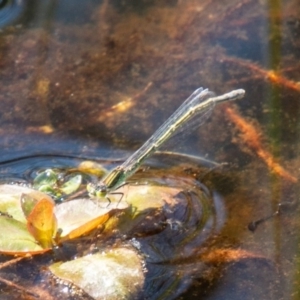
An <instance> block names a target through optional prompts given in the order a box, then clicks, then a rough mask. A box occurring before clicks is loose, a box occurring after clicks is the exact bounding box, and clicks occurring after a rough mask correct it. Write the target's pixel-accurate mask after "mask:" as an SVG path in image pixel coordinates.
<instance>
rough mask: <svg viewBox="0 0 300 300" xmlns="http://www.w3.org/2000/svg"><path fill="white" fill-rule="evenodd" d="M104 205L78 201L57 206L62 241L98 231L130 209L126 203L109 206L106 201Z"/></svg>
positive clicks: (84, 200) (89, 201)
mask: <svg viewBox="0 0 300 300" xmlns="http://www.w3.org/2000/svg"><path fill="white" fill-rule="evenodd" d="M105 201H106V200H105ZM102 205H104V204H103V203H102ZM102 205H101V204H100V203H97V202H94V201H92V200H90V199H76V200H72V201H69V202H64V203H61V204H59V205H57V206H56V207H55V215H56V217H57V222H58V226H59V228H60V229H62V234H61V241H65V240H69V239H74V238H76V237H79V236H81V235H83V234H86V233H88V232H90V231H92V230H93V229H96V228H97V227H99V226H101V225H102V224H104V223H105V222H106V221H107V220H108V219H109V218H110V217H111V216H112V215H113V214H115V213H116V212H118V211H122V210H125V209H126V208H127V207H128V204H127V203H126V202H122V203H117V202H116V203H111V204H109V205H108V203H107V201H106V202H105V206H104V207H103V206H102Z"/></svg>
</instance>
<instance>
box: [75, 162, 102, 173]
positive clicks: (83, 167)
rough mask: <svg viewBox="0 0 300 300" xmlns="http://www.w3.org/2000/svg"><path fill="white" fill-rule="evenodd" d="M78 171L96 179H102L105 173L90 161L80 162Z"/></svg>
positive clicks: (100, 166)
mask: <svg viewBox="0 0 300 300" xmlns="http://www.w3.org/2000/svg"><path fill="white" fill-rule="evenodd" d="M78 170H79V171H81V172H84V173H87V174H91V175H96V176H97V177H102V176H103V175H104V174H106V173H107V170H106V169H105V168H103V166H102V165H100V164H98V163H96V162H94V161H90V160H86V161H83V162H81V163H80V164H79V165H78Z"/></svg>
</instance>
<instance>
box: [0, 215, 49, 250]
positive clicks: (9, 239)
mask: <svg viewBox="0 0 300 300" xmlns="http://www.w3.org/2000/svg"><path fill="white" fill-rule="evenodd" d="M0 228H1V230H0V252H1V253H5V254H12V255H26V254H39V253H43V252H45V251H46V249H43V248H42V247H41V246H40V245H39V244H38V243H37V242H36V240H35V239H34V237H33V236H32V235H31V234H30V233H29V232H28V230H27V227H26V224H24V223H22V222H20V221H17V220H15V219H12V218H9V217H6V216H0Z"/></svg>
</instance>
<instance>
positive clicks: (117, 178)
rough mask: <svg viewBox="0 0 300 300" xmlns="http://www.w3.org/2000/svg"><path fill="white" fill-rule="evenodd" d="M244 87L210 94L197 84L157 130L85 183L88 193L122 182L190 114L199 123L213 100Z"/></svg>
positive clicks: (100, 193) (235, 95) (232, 96)
mask: <svg viewBox="0 0 300 300" xmlns="http://www.w3.org/2000/svg"><path fill="white" fill-rule="evenodd" d="M244 94H245V91H244V90H243V89H238V90H234V91H231V92H229V93H226V94H223V95H221V96H214V94H213V93H212V92H210V91H209V90H208V89H205V90H203V88H199V89H197V90H196V91H194V93H193V94H192V95H191V96H190V97H188V98H187V99H186V100H185V101H184V102H183V103H182V104H181V106H180V107H179V108H178V109H177V110H176V111H175V112H174V113H173V114H172V115H171V117H169V119H167V121H166V122H165V123H163V124H162V125H161V126H160V127H159V128H158V129H157V131H156V132H155V133H154V134H153V135H152V136H151V137H150V138H149V139H148V140H147V141H146V142H145V143H144V144H143V145H142V146H141V147H140V148H139V149H138V150H137V151H136V152H134V153H133V154H132V155H131V156H130V157H129V158H128V159H127V160H126V161H125V162H124V163H123V164H121V165H120V166H118V167H116V168H115V169H113V170H112V171H110V172H109V173H108V174H107V175H106V176H105V178H104V179H102V180H101V181H100V182H98V183H97V184H92V183H91V184H89V185H88V191H89V193H90V195H91V196H96V197H105V196H106V195H107V194H108V193H111V192H113V191H115V190H117V189H118V188H120V187H121V186H123V185H124V184H125V183H126V180H127V179H128V177H130V176H131V175H132V174H134V173H135V172H136V170H137V169H138V168H139V166H140V165H141V164H142V163H143V162H144V160H145V159H146V158H148V157H149V156H150V155H152V154H153V153H154V152H155V151H156V150H157V149H158V148H159V147H160V146H161V145H162V144H163V143H165V142H166V141H167V140H168V139H169V138H170V137H171V136H172V135H173V134H174V133H175V132H178V130H179V129H180V128H182V126H183V125H184V124H186V123H187V122H188V121H189V120H190V119H191V118H192V117H195V116H196V115H198V116H199V119H198V120H197V121H198V122H197V123H198V125H200V124H201V123H203V121H204V120H205V119H206V117H207V116H208V115H209V112H211V111H212V109H213V107H214V105H215V104H218V103H222V102H225V101H231V100H237V99H241V98H243V96H244ZM188 128H189V127H187V129H188Z"/></svg>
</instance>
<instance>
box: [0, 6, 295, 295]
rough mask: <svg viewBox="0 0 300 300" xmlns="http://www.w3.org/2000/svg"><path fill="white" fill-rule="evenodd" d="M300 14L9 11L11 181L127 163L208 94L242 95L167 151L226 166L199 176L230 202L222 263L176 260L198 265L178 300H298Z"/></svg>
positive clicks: (6, 100)
mask: <svg viewBox="0 0 300 300" xmlns="http://www.w3.org/2000/svg"><path fill="white" fill-rule="evenodd" d="M20 10H21V12H20V13H19V11H20ZM10 11H11V13H9V12H10ZM299 13H300V6H299V2H298V1H295V0H289V1H279V0H277V1H275V0H268V1H267V0H266V1H255V0H243V1H237V0H230V1H229V0H228V1H215V0H205V1H196V0H189V1H179V0H178V1H172V0H166V1H151V0H145V1H118V0H115V1H105V0H104V1H95V0H89V1H74V0H73V1H68V0H63V1H59V2H58V1H50V0H49V1H43V4H41V3H40V2H38V1H25V0H19V1H2V2H0V18H3V19H2V20H0V26H1V35H0V89H1V93H0V102H1V109H0V124H1V126H0V135H1V139H0V146H1V148H0V149H1V150H0V153H1V162H2V164H1V170H0V172H1V174H0V175H1V179H3V180H6V179H7V178H9V179H12V180H13V179H14V180H19V179H20V180H21V179H22V180H23V179H24V176H25V177H26V176H27V177H26V179H28V176H29V177H30V176H31V175H30V174H31V171H30V170H33V172H34V170H36V169H37V168H44V167H55V166H56V165H59V166H62V167H73V166H74V165H76V163H77V162H78V161H81V160H82V159H87V158H88V159H93V160H97V161H99V160H101V161H102V162H103V161H105V160H107V161H108V164H109V165H110V166H111V167H113V166H116V165H117V164H118V163H119V162H120V161H122V160H123V159H124V158H126V157H127V156H128V154H130V153H132V152H133V151H134V150H135V149H137V148H138V146H139V145H141V144H142V143H143V142H144V141H145V140H146V139H147V138H148V137H149V136H150V135H151V134H152V133H153V132H154V131H155V129H156V128H158V126H159V125H160V124H161V123H162V122H163V120H165V119H166V118H167V117H168V116H169V115H170V114H171V113H172V112H173V111H174V110H175V108H177V107H178V106H179V105H180V104H181V103H182V101H183V100H184V99H186V97H187V96H188V95H190V94H191V92H192V91H193V90H195V89H196V88H198V87H199V86H203V87H207V88H209V89H210V90H212V91H214V92H216V93H217V94H221V93H224V92H227V91H230V90H232V89H236V88H243V89H245V90H246V97H245V98H244V99H243V100H241V101H239V102H236V103H234V104H228V105H227V104H224V105H222V106H219V107H216V108H215V110H214V112H213V114H212V116H211V117H210V119H209V120H208V121H207V122H206V123H205V124H203V125H202V126H201V127H200V129H198V130H187V131H189V134H187V135H186V136H185V137H182V141H181V142H180V143H179V142H178V140H176V141H175V142H173V143H172V141H170V143H169V144H168V145H166V149H169V150H174V151H179V152H182V153H188V154H190V155H195V156H197V157H205V158H206V159H207V160H210V161H214V162H217V163H220V164H223V165H222V166H214V168H213V170H212V171H211V172H206V171H205V172H204V173H205V175H204V176H200V175H199V178H198V179H202V178H204V179H203V180H206V184H207V186H208V188H210V189H211V190H214V191H217V192H218V194H219V195H221V197H222V199H223V203H224V214H223V215H224V216H226V218H225V217H224V218H225V221H224V225H223V227H222V229H221V230H220V232H219V233H218V234H217V235H216V236H214V238H213V240H212V241H211V244H210V247H211V249H212V251H211V253H213V254H211V255H212V256H211V258H210V259H208V258H207V256H205V257H203V255H202V256H201V254H199V255H198V258H197V259H196V258H195V256H194V257H185V258H184V259H183V258H182V259H180V260H178V261H176V262H172V263H176V266H177V270H178V273H180V272H181V270H183V271H182V272H183V273H184V269H185V268H187V269H190V268H192V267H191V266H192V265H194V266H195V268H194V269H195V270H193V272H191V273H190V275H189V279H193V280H191V281H189V280H188V282H189V284H183V286H182V295H181V296H179V295H178V296H176V297H181V298H179V299H220V297H221V296H220V295H222V299H298V298H299V293H300V290H299V280H300V277H299V234H298V232H299V226H300V224H299V217H298V213H299V207H298V201H299V199H298V198H299V197H298V173H299V168H300V162H299V159H298V153H299V151H298V149H299V103H300V102H299V93H300V85H299V80H300V79H299V78H300V64H299V62H298V61H299V53H300V51H299V50H300V49H299V48H300V42H299V38H300V19H299ZM3 16H4V17H3ZM58 156H60V157H58ZM62 156H64V157H62ZM19 159H21V160H19ZM186 161H187V166H186V168H185V167H183V166H182V165H181V164H180V165H179V168H180V167H181V168H182V169H184V170H190V172H191V174H194V173H195V174H200V173H201V172H200V171H199V170H200V169H199V170H198V167H199V166H200V165H201V164H199V165H196V166H195V168H193V164H194V163H193V162H192V163H191V161H190V158H188V157H186ZM175 162H176V160H175ZM181 162H182V161H180V163H181ZM170 165H171V166H173V165H174V161H173V162H172V163H168V164H166V165H165V166H166V168H167V167H169V166H170ZM191 165H192V166H191ZM175 171H176V170H175ZM175 171H174V172H175ZM279 204H281V205H280V211H279V214H277V215H276V216H274V217H272V218H270V219H268V220H266V221H264V222H259V225H258V226H257V228H256V230H254V231H253V232H251V231H250V230H249V229H248V225H249V223H251V222H255V221H256V220H260V219H264V218H265V219H266V218H267V217H268V216H271V215H272V214H274V213H275V212H276V211H277V210H278V205H279ZM199 257H200V258H199ZM199 259H200V260H201V259H202V260H205V259H206V264H207V265H212V266H213V268H208V269H203V268H202V267H199V266H198V264H197V263H195V261H199ZM201 266H202V265H201ZM166 270H167V268H165V269H164V272H167V271H166ZM3 272H4V271H3ZM3 274H4V275H3V276H4V277H5V272H4V273H3ZM6 275H7V276H12V275H10V274H6ZM192 282H193V283H192ZM150 288H151V287H149V286H146V287H145V290H147V291H149V289H150ZM176 295H177V294H176ZM161 297H162V299H163V296H161Z"/></svg>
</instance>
